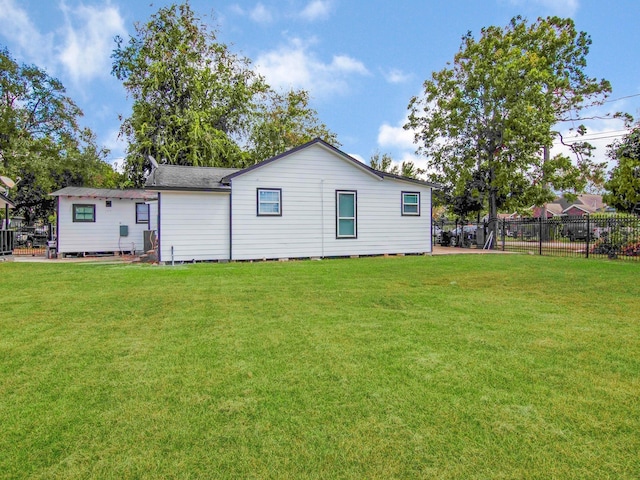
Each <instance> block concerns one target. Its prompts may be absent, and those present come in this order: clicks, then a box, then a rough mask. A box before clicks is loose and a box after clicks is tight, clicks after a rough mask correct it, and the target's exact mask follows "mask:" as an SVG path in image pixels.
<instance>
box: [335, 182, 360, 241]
mask: <svg viewBox="0 0 640 480" xmlns="http://www.w3.org/2000/svg"><path fill="white" fill-rule="evenodd" d="M357 217H358V208H357V192H355V191H351V190H336V238H357V237H358V219H357Z"/></svg>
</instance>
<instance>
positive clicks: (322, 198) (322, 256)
mask: <svg viewBox="0 0 640 480" xmlns="http://www.w3.org/2000/svg"><path fill="white" fill-rule="evenodd" d="M320 253H321V255H320V258H324V178H323V179H322V180H320Z"/></svg>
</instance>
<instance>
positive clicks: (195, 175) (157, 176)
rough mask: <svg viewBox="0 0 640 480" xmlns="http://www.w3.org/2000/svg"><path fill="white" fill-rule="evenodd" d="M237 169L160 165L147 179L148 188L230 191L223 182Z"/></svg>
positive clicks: (146, 185)
mask: <svg viewBox="0 0 640 480" xmlns="http://www.w3.org/2000/svg"><path fill="white" fill-rule="evenodd" d="M238 170H239V169H237V168H218V167H191V166H183V165H159V166H158V167H157V168H155V169H154V170H153V171H152V172H151V175H149V178H147V183H146V184H145V187H146V188H149V189H152V190H156V189H157V190H228V189H229V186H228V185H223V184H222V183H220V182H221V180H222V179H223V178H224V177H226V176H227V175H231V174H232V173H235V172H237V171H238Z"/></svg>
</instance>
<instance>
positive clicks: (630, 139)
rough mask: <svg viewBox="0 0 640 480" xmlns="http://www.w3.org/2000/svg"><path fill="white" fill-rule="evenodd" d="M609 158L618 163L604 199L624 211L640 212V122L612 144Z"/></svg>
mask: <svg viewBox="0 0 640 480" xmlns="http://www.w3.org/2000/svg"><path fill="white" fill-rule="evenodd" d="M609 158H611V159H612V160H616V161H617V162H618V164H617V165H616V166H615V167H614V168H613V170H612V171H611V175H610V177H609V180H608V181H607V182H606V183H605V188H606V189H607V190H608V191H609V193H607V194H605V195H604V201H605V202H606V203H608V204H609V205H611V206H612V207H615V208H617V209H618V210H622V211H623V212H630V213H640V124H639V125H636V126H635V127H634V128H632V129H631V131H630V132H629V133H628V134H627V135H626V136H625V137H624V138H623V139H622V141H618V142H616V143H614V144H613V145H611V147H610V149H609Z"/></svg>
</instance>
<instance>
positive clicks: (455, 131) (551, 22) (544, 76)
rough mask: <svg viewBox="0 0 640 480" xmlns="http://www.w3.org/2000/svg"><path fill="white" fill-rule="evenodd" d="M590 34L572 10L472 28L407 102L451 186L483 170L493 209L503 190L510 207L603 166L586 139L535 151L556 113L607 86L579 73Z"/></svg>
mask: <svg viewBox="0 0 640 480" xmlns="http://www.w3.org/2000/svg"><path fill="white" fill-rule="evenodd" d="M590 44H591V40H590V38H589V36H588V35H587V34H586V33H584V32H580V33H578V32H577V31H576V29H575V26H574V23H573V21H572V20H570V19H561V18H558V17H550V18H546V19H538V20H537V21H536V22H535V23H533V24H531V25H529V24H528V23H527V21H526V20H524V19H522V18H521V17H516V18H514V19H512V20H511V22H510V24H509V25H508V26H507V27H505V28H499V27H488V28H483V29H482V31H481V36H480V38H479V39H478V40H476V39H475V38H474V37H473V35H472V34H471V33H468V34H467V35H465V36H464V37H463V39H462V45H461V47H460V51H459V52H458V53H457V54H456V55H455V57H454V60H453V65H451V66H450V67H447V68H445V69H443V70H441V71H439V72H434V73H433V74H432V76H431V79H429V80H427V81H425V82H424V94H423V95H422V96H419V97H414V98H412V99H411V101H410V103H409V112H410V113H409V121H408V122H407V124H406V125H405V128H407V129H413V130H415V142H416V143H417V144H418V149H417V151H418V153H420V154H423V155H425V156H427V157H428V159H429V166H430V167H431V168H433V169H435V170H436V171H437V172H438V173H439V176H440V177H439V180H440V181H441V182H444V183H445V185H448V186H449V187H450V189H451V190H456V189H457V190H458V191H459V192H461V191H463V190H464V185H465V184H467V183H468V182H471V181H473V179H474V177H475V178H477V176H478V175H481V176H483V177H484V186H483V187H482V188H483V192H482V193H485V194H486V199H487V203H488V211H489V216H490V218H492V219H495V218H496V217H497V211H498V204H499V198H500V197H501V196H502V197H504V198H505V204H506V205H507V206H508V207H509V208H514V207H518V206H521V205H523V204H524V203H528V204H529V205H532V204H540V203H543V202H545V201H549V200H551V199H552V198H553V190H554V189H557V190H567V189H568V188H567V187H570V188H572V189H575V190H577V191H580V190H581V189H583V188H584V187H585V186H586V185H587V183H588V182H589V181H595V182H598V181H600V180H601V176H602V172H603V168H604V166H603V165H602V164H598V163H596V162H594V161H593V160H592V159H591V157H590V153H591V148H590V146H589V145H588V144H586V143H581V144H577V145H574V147H573V148H574V151H575V153H576V159H575V161H574V162H572V161H571V159H569V158H567V157H566V156H561V155H558V156H556V157H554V158H552V159H548V160H547V161H545V158H544V156H543V155H542V154H541V151H542V149H543V147H546V146H549V145H551V143H552V141H553V137H554V132H553V131H552V128H553V126H554V125H555V124H556V123H557V122H559V121H562V120H568V119H569V118H570V116H571V115H572V114H573V115H575V114H576V112H578V113H579V112H580V111H581V110H582V109H583V108H586V107H588V106H593V105H595V104H599V103H602V102H603V101H604V99H605V98H606V96H607V95H608V93H609V92H610V91H611V87H610V84H609V82H607V81H606V80H597V79H594V78H590V77H588V76H587V75H586V74H585V73H584V68H585V66H586V56H587V54H588V51H589V45H590ZM584 131H585V130H584V128H580V129H579V133H584ZM514 187H515V189H516V190H515V191H516V192H517V193H518V195H517V196H516V195H513V193H514Z"/></svg>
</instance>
